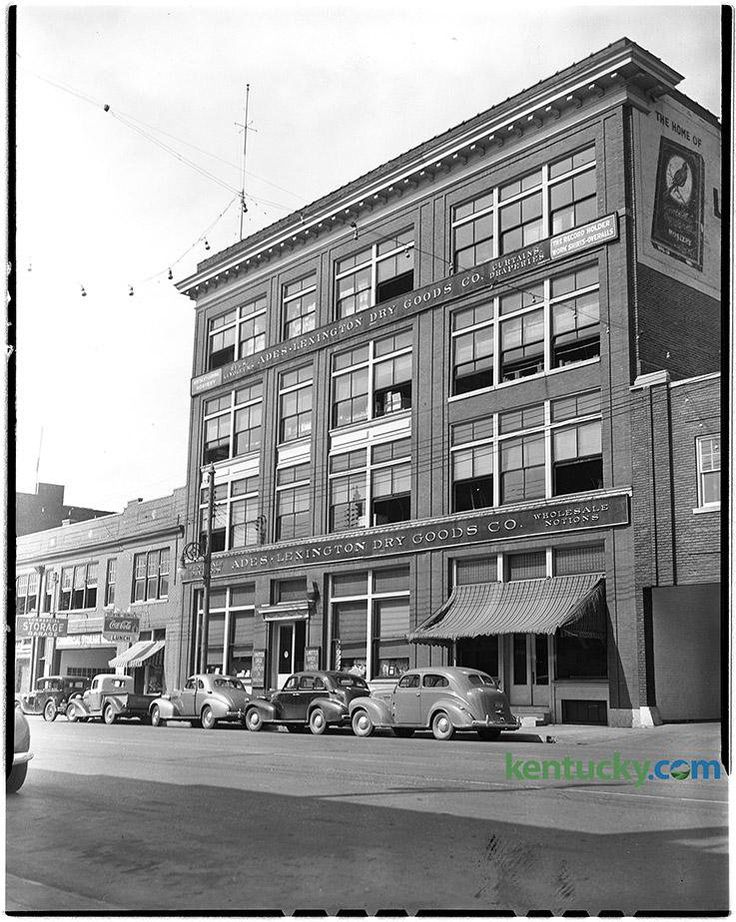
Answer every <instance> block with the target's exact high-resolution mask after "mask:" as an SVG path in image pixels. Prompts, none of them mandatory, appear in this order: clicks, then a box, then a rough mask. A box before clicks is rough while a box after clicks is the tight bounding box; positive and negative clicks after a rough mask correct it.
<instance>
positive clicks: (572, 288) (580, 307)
mask: <svg viewBox="0 0 736 922" xmlns="http://www.w3.org/2000/svg"><path fill="white" fill-rule="evenodd" d="M551 297H552V367H553V368H559V367H560V366H562V365H570V364H572V363H573V362H581V361H583V360H584V359H591V358H595V357H597V356H599V355H600V354H601V324H600V319H601V318H600V305H599V302H598V270H597V267H596V266H587V267H586V268H584V269H578V270H577V271H576V272H571V273H569V274H568V275H562V276H558V277H557V278H555V279H553V280H552V291H551Z"/></svg>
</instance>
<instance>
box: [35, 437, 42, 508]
mask: <svg viewBox="0 0 736 922" xmlns="http://www.w3.org/2000/svg"><path fill="white" fill-rule="evenodd" d="M42 445H43V426H41V437H40V438H39V440H38V457H37V458H36V493H38V469H39V467H40V466H41V446H42Z"/></svg>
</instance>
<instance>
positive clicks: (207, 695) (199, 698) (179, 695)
mask: <svg viewBox="0 0 736 922" xmlns="http://www.w3.org/2000/svg"><path fill="white" fill-rule="evenodd" d="M249 701H250V695H249V694H248V692H247V691H246V688H245V685H243V683H242V682H241V681H240V679H238V678H235V676H229V675H217V674H213V673H206V674H205V673H202V674H200V675H192V676H189V678H188V679H187V680H186V682H185V683H184V688H177V689H175V690H174V691H173V692H172V693H171V694H170V695H161V696H160V697H159V698H155V699H154V700H153V701H152V702H151V706H150V709H149V713H150V715H151V723H152V724H153V726H154V727H163V726H166V723H167V722H168V721H170V720H188V721H189V722H190V723H191V724H192V726H196V727H204V729H205V730H213V729H214V728H215V727H216V726H217V724H218V723H219V722H221V721H222V722H225V721H229V722H234V723H238V724H242V725H244V723H245V709H246V706H247V704H248V702H249Z"/></svg>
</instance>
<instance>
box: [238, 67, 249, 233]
mask: <svg viewBox="0 0 736 922" xmlns="http://www.w3.org/2000/svg"><path fill="white" fill-rule="evenodd" d="M249 100H250V83H246V85H245V118H244V119H243V173H242V178H241V183H240V239H241V240H242V239H243V216H244V215H245V212H246V211H247V210H248V209H247V207H246V204H245V160H246V157H247V155H248V102H249Z"/></svg>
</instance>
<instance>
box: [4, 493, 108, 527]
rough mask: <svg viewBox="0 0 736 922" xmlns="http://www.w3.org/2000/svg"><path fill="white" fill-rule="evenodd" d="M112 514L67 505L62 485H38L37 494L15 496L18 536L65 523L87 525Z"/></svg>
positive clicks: (100, 510) (18, 494) (101, 510)
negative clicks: (93, 520) (84, 523)
mask: <svg viewBox="0 0 736 922" xmlns="http://www.w3.org/2000/svg"><path fill="white" fill-rule="evenodd" d="M112 514H113V513H112V512H111V511H110V510H107V511H106V510H104V509H91V508H89V507H88V506H70V505H68V504H66V503H64V486H63V484H60V483H37V484H36V492H35V493H16V494H15V533H16V535H29V534H31V533H32V532H34V531H45V530H46V529H47V528H57V527H59V526H61V525H63V524H64V523H67V524H73V523H74V522H86V521H87V520H88V519H99V518H100V516H103V515H112Z"/></svg>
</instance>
